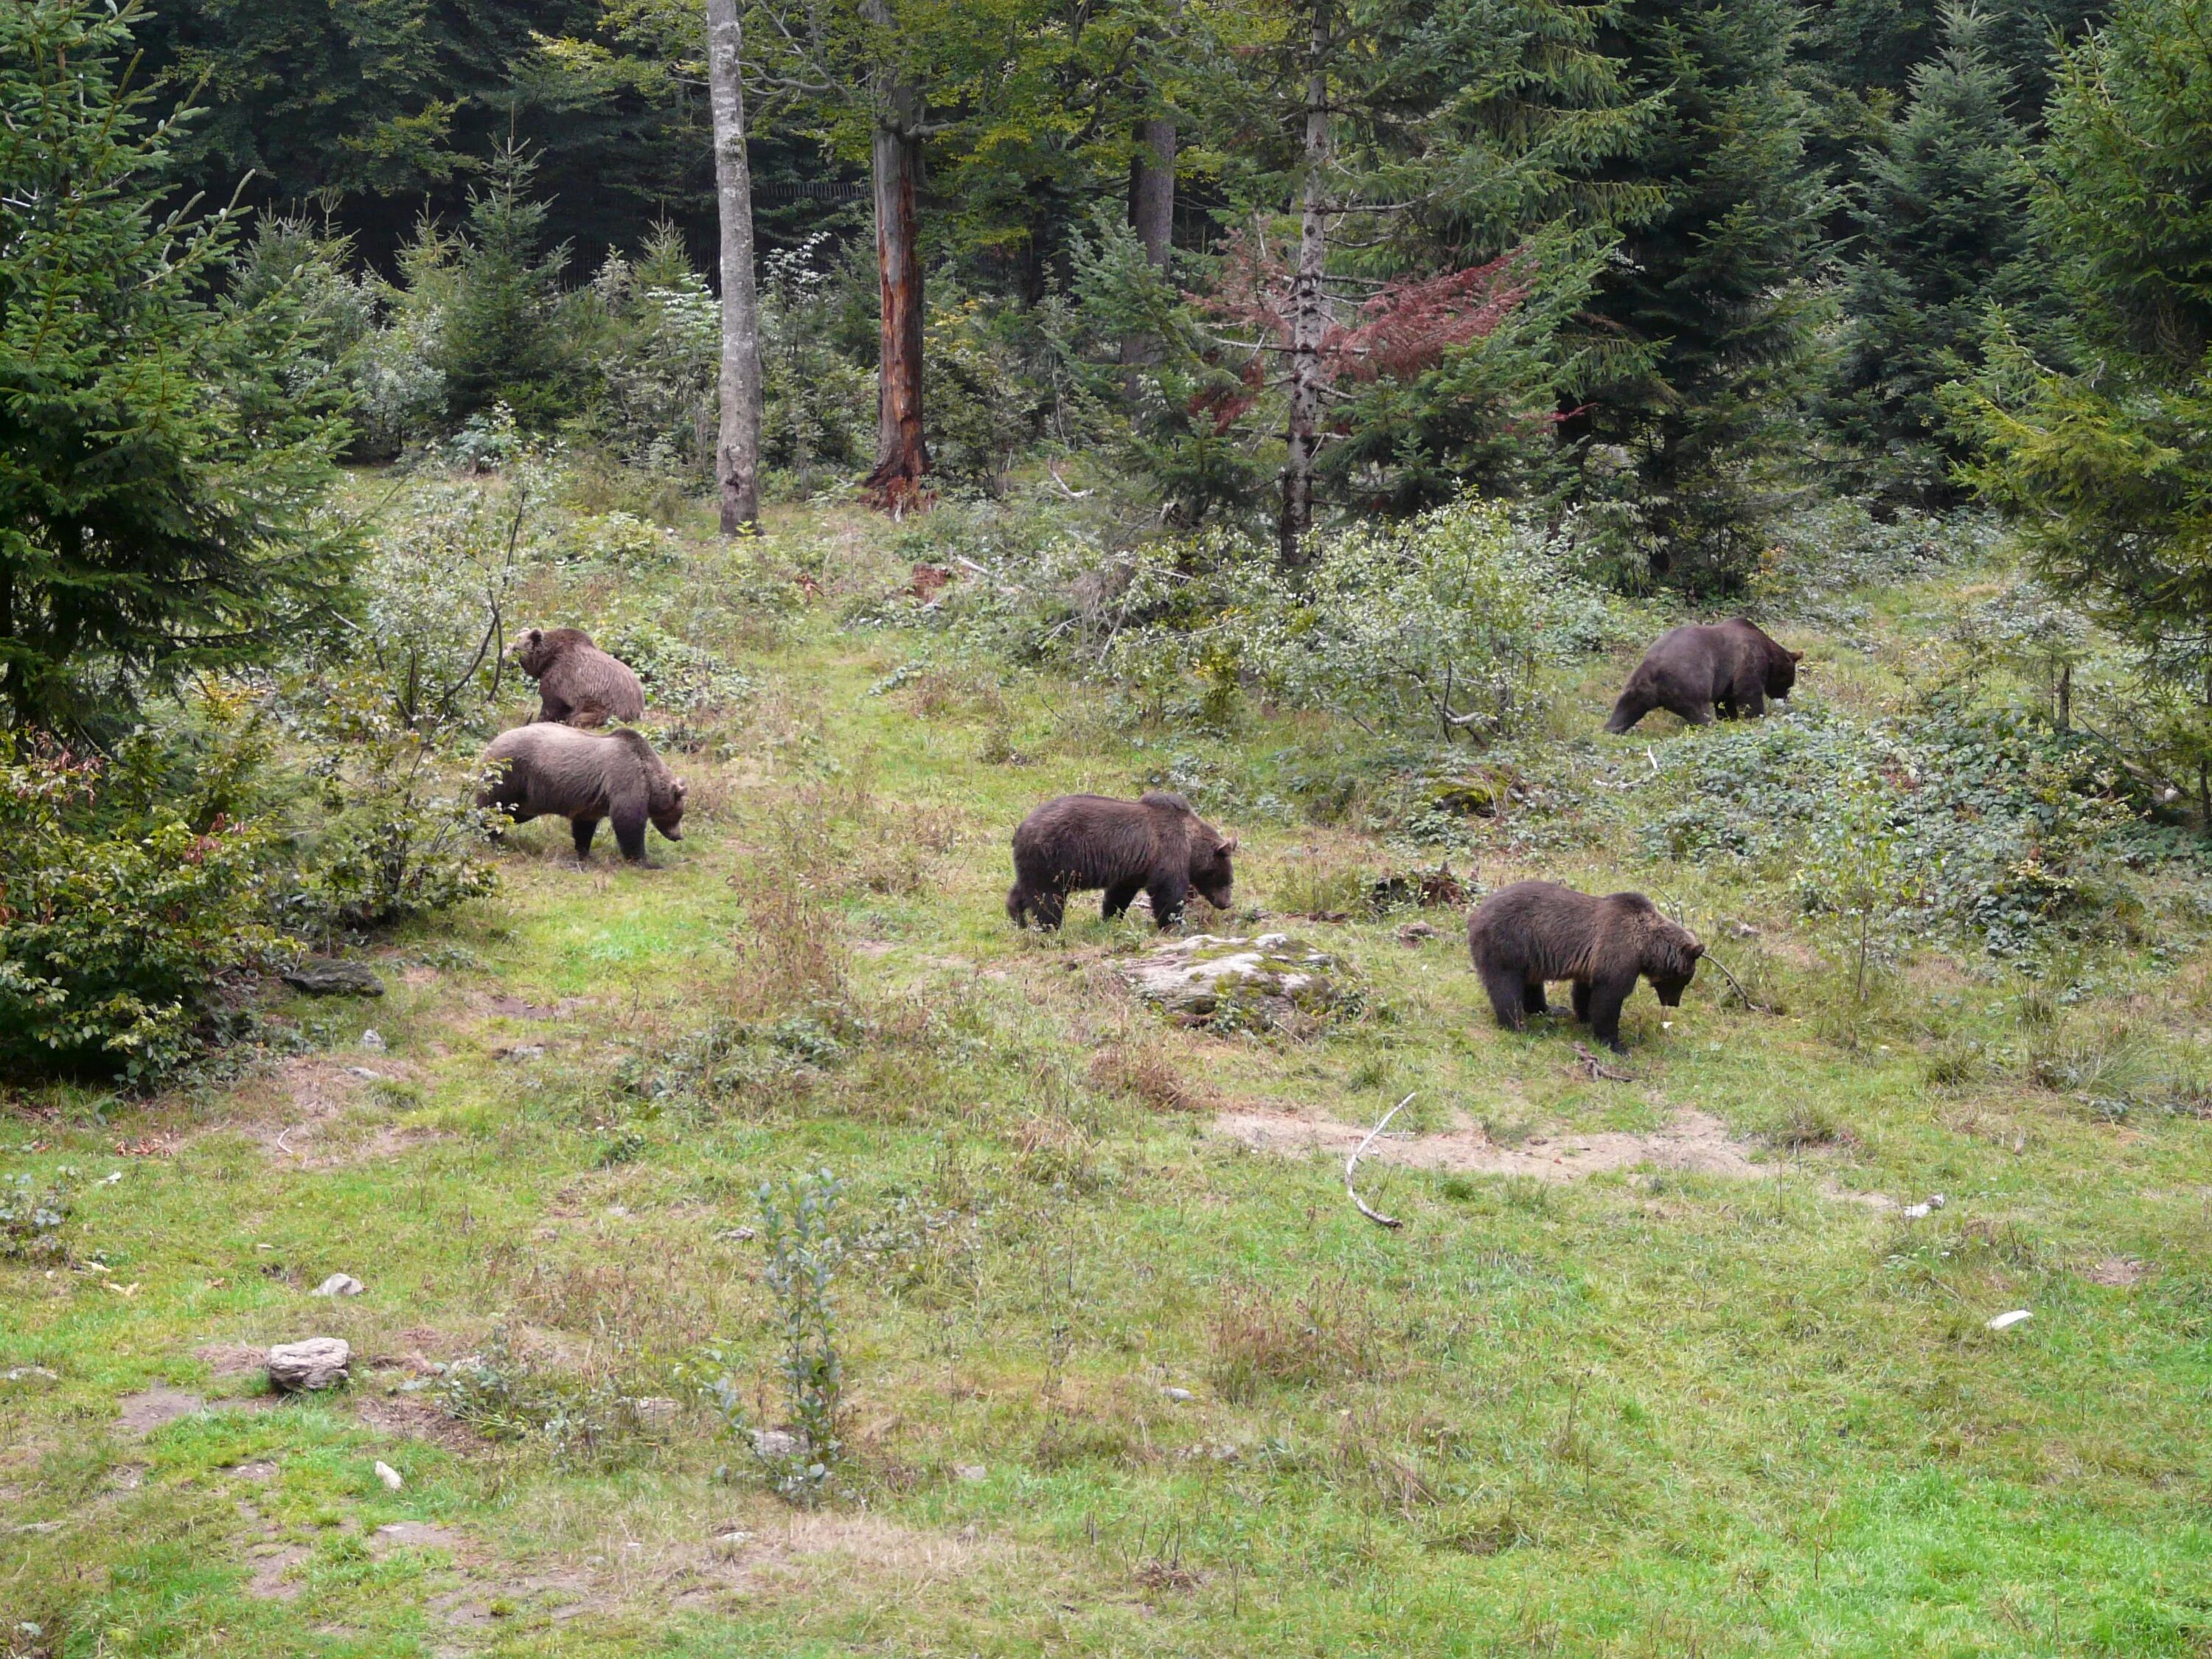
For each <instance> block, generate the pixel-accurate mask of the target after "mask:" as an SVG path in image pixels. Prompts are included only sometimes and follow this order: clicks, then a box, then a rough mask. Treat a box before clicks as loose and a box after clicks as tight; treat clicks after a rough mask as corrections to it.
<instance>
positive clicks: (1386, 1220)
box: [1344, 1090, 1420, 1227]
mask: <svg viewBox="0 0 2212 1659" xmlns="http://www.w3.org/2000/svg"><path fill="white" fill-rule="evenodd" d="M1419 1092H1420V1091H1419V1090H1415V1091H1414V1093H1415V1094H1418V1093H1419ZM1412 1101H1413V1095H1407V1097H1406V1098H1405V1099H1404V1100H1401V1101H1400V1102H1399V1103H1397V1104H1396V1105H1395V1106H1393V1107H1392V1108H1391V1109H1389V1111H1387V1112H1385V1113H1383V1121H1381V1122H1380V1123H1378V1124H1376V1126H1375V1127H1373V1128H1371V1129H1370V1130H1369V1131H1368V1132H1367V1139H1364V1140H1363V1141H1361V1142H1360V1143H1359V1145H1358V1146H1355V1147H1354V1148H1352V1156H1351V1157H1350V1158H1346V1159H1345V1160H1344V1195H1345V1196H1346V1198H1348V1199H1350V1200H1352V1205H1353V1206H1354V1207H1355V1208H1357V1209H1358V1212H1359V1213H1360V1214H1362V1215H1364V1216H1365V1217H1366V1218H1368V1219H1369V1220H1370V1221H1371V1222H1373V1223H1374V1224H1375V1225H1376V1226H1378V1227H1402V1226H1404V1225H1406V1224H1405V1223H1404V1222H1402V1221H1401V1220H1400V1219H1399V1218H1397V1217H1396V1216H1394V1215H1377V1214H1376V1212H1374V1211H1372V1210H1370V1209H1369V1208H1368V1207H1367V1206H1366V1205H1365V1204H1364V1202H1362V1201H1361V1200H1360V1196H1359V1194H1358V1193H1356V1192H1354V1191H1353V1190H1352V1171H1353V1170H1356V1169H1358V1167H1359V1155H1360V1154H1361V1153H1362V1152H1365V1151H1366V1150H1367V1149H1368V1148H1369V1147H1370V1146H1373V1145H1374V1144H1375V1137H1376V1136H1377V1135H1379V1134H1381V1133H1383V1130H1385V1129H1387V1128H1389V1127H1390V1120H1391V1119H1392V1118H1394V1117H1395V1116H1397V1115H1398V1114H1399V1113H1401V1112H1402V1111H1404V1110H1405V1109H1406V1108H1407V1105H1409V1104H1410V1103H1412Z"/></svg>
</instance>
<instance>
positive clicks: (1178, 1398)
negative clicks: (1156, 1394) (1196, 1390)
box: [1160, 1389, 1198, 1406]
mask: <svg viewBox="0 0 2212 1659" xmlns="http://www.w3.org/2000/svg"><path fill="white" fill-rule="evenodd" d="M1160 1392H1161V1393H1162V1394H1164V1395H1167V1397H1168V1398H1169V1399H1170V1400H1172V1401H1175V1402H1176V1405H1178V1406H1181V1405H1184V1404H1186V1403H1188V1401H1193V1400H1195V1399H1197V1398H1198V1396H1197V1395H1194V1394H1193V1393H1192V1392H1191V1391H1190V1390H1189V1389H1161V1390H1160Z"/></svg>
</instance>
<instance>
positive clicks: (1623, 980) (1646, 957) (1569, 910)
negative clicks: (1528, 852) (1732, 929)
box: [1467, 881, 1705, 1053]
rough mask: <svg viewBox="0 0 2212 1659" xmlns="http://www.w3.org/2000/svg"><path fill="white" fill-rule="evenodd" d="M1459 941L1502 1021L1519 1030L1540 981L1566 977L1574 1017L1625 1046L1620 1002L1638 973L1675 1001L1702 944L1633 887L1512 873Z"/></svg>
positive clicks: (1536, 1002)
mask: <svg viewBox="0 0 2212 1659" xmlns="http://www.w3.org/2000/svg"><path fill="white" fill-rule="evenodd" d="M1467 943H1468V950H1469V951H1471V952H1472V953H1473V955H1474V971H1475V972H1476V973H1477V974H1479V975H1481V976H1482V988H1483V989H1484V990H1485V991H1487V992H1488V993H1489V994H1490V1006H1492V1008H1494V1009H1495V1010H1497V1012H1498V1024H1500V1025H1503V1026H1504V1027H1506V1028H1507V1029H1508V1030H1515V1031H1517V1030H1521V1029H1522V1026H1523V1024H1524V1023H1525V1022H1526V1021H1527V1019H1528V1016H1529V1015H1530V1014H1541V1013H1542V1012H1544V1011H1545V1002H1544V981H1547V980H1560V979H1565V980H1572V981H1574V987H1575V988H1574V1005H1575V1018H1577V1019H1585V1020H1588V1021H1589V1028H1590V1035H1591V1036H1595V1038H1597V1039H1598V1041H1599V1042H1603V1043H1605V1044H1606V1045H1607V1047H1609V1048H1612V1049H1613V1051H1614V1052H1615V1053H1621V1052H1624V1051H1623V1049H1622V1047H1621V1042H1620V1010H1621V1005H1622V1004H1624V1003H1626V1001H1627V1000H1628V994H1629V993H1630V992H1631V991H1633V990H1634V989H1635V988H1636V981H1637V977H1638V975H1642V976H1643V977H1644V978H1645V979H1648V980H1650V981H1651V988H1652V989H1653V990H1655V991H1656V992H1657V993H1658V994H1659V1000H1660V1002H1661V1003H1662V1004H1663V1005H1664V1006H1667V1007H1669V1008H1673V1007H1675V1006H1679V1005H1680V1002H1681V1000H1682V993H1683V991H1684V990H1686V988H1688V986H1689V983H1690V976H1691V975H1692V974H1694V973H1696V972H1697V969H1698V958H1699V957H1701V956H1703V955H1704V954H1705V946H1704V945H1700V944H1699V943H1698V941H1697V939H1696V937H1695V935H1693V934H1692V933H1691V932H1690V931H1689V930H1688V929H1687V928H1686V927H1679V926H1677V925H1676V924H1675V923H1674V922H1671V921H1668V920H1667V918H1666V917H1665V916H1663V915H1660V913H1659V908H1658V906H1656V905H1655V904H1653V903H1652V902H1651V901H1650V899H1648V898H1646V897H1644V895H1643V894H1641V893H1609V894H1607V896H1604V897H1603V898H1600V897H1597V896H1595V895H1593V894H1589V893H1577V891H1575V890H1574V889H1573V888H1571V887H1562V886H1560V885H1559V884H1558V883H1557V882H1551V881H1516V882H1515V883H1514V884H1512V885H1511V886H1510V887H1504V888H1500V889H1499V890H1498V891H1497V892H1495V893H1492V895H1491V896H1489V897H1488V898H1486V899H1485V900H1484V901H1483V902H1482V903H1481V904H1480V906H1479V907H1478V908H1476V910H1475V912H1474V915H1471V916H1469V917H1468V921H1467Z"/></svg>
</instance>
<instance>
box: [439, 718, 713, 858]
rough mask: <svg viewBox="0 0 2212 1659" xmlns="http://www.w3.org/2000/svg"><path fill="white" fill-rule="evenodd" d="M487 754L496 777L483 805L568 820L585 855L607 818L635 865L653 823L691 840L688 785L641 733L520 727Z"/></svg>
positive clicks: (520, 817)
mask: <svg viewBox="0 0 2212 1659" xmlns="http://www.w3.org/2000/svg"><path fill="white" fill-rule="evenodd" d="M483 758H484V765H485V767H486V768H487V769H489V770H491V771H492V773H493V775H492V780H491V781H490V783H489V785H487V786H486V787H485V788H484V790H483V793H481V794H479V795H478V796H477V805H478V806H485V807H498V808H499V809H501V811H505V812H506V813H507V816H508V817H511V818H513V820H514V821H515V822H516V823H529V822H530V820H531V819H532V818H535V817H563V818H566V819H568V823H569V826H570V828H571V829H572V830H573V832H574V836H575V840H576V856H577V857H578V858H579V859H586V858H589V857H590V856H591V854H592V836H593V834H595V833H596V832H597V830H598V829H599V820H600V819H601V818H611V819H612V820H613V821H614V827H615V844H616V845H617V847H619V848H622V854H623V857H624V858H626V859H629V860H631V861H632V862H634V863H643V862H644V860H645V826H646V824H647V822H648V821H650V822H651V823H652V824H653V828H654V829H658V830H659V831H660V833H661V834H662V835H663V836H666V837H667V838H668V839H669V840H670V841H681V840H683V839H684V827H683V826H684V785H683V784H682V783H681V782H680V781H678V779H677V778H676V777H675V776H673V775H671V773H670V772H669V769H668V768H667V766H666V765H665V763H663V762H662V760H661V758H660V757H659V755H657V754H655V753H654V752H653V745H652V744H649V743H647V741H646V740H645V734H644V733H643V732H635V731H632V730H630V729H629V728H628V727H627V726H624V727H619V728H617V729H616V730H615V731H612V732H584V731H579V730H578V729H577V728H576V727H574V726H555V725H548V724H542V723H541V724H533V725H530V726H516V727H515V728H514V730H513V731H512V732H501V733H500V734H499V736H497V737H496V738H493V739H492V741H491V746H490V747H489V748H488V749H486V750H484V754H483Z"/></svg>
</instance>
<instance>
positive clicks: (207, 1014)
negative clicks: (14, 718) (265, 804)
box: [0, 737, 277, 1084]
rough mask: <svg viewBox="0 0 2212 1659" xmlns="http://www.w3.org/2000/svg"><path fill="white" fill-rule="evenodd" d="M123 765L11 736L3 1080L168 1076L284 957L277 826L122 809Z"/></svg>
mask: <svg viewBox="0 0 2212 1659" xmlns="http://www.w3.org/2000/svg"><path fill="white" fill-rule="evenodd" d="M106 771H107V767H106V764H105V763H102V762H100V761H98V760H91V759H79V758H76V757H73V756H71V755H70V754H69V753H67V752H66V751H61V750H43V749H39V748H34V747H28V746H26V745H25V744H22V743H21V742H19V741H17V740H15V739H13V738H4V737H0V1073H10V1074H14V1075H17V1076H33V1075H42V1074H49V1073H79V1074H83V1073H90V1074H96V1075H108V1076H116V1077H120V1078H122V1079H125V1080H126V1081H129V1082H131V1083H133V1084H145V1083H150V1082H153V1081H155V1080H157V1079H160V1078H161V1077H162V1076H164V1075H165V1074H167V1073H169V1072H171V1071H173V1069H174V1068H175V1067H177V1066H179V1065H181V1064H182V1063H184V1062H185V1061H186V1060H190V1059H191V1058H192V1057H193V1056H194V1055H195V1054H197V1053H199V1052H200V1051H201V1050H202V1048H204V1046H205V1045H206V1043H207V1042H208V1040H209V1038H210V1036H211V1035H212V1030H213V1023H212V1016H213V1014H214V1013H215V1012H216V1006H217V1004H218V1002H219V1000H220V999H221V997H222V994H223V992H224V990H225V989H226V988H228V987H231V986H232V985H234V983H236V982H237V981H239V980H240V978H241V977H242V976H244V975H247V974H249V973H250V972H251V971H252V970H253V969H258V968H259V967H261V966H262V965H264V963H265V962H266V961H267V959H268V958H269V957H270V955H271V953H272V952H273V951H275V949H276V944H277V939H276V934H275V933H274V932H273V931H271V929H270V927H269V925H268V911H269V900H270V878H269V858H268V855H269V853H270V847H271V842H272V840H273V836H272V833H271V831H270V828H269V826H268V825H267V824H266V823H264V822H262V821H258V820H253V819H244V820H238V819H231V818H228V817H223V816H222V815H221V814H217V815H216V816H215V817H212V818H211V819H210V820H208V821H206V822H202V823H195V822H192V821H191V820H190V819H188V818H187V817H185V816H184V814H183V813H182V812H180V811H179V810H178V808H177V807H176V806H174V805H161V804H155V805H147V806H144V807H143V808H140V807H137V806H135V805H130V804H129V803H128V796H129V794H130V793H132V792H129V791H125V790H120V789H118V790H116V791H114V792H113V793H114V795H115V796H116V797H117V798H118V799H124V800H125V807H124V809H123V810H120V811H117V810H114V807H115V803H114V801H112V800H110V801H103V799H102V795H103V783H104V781H105V777H104V775H105V774H106Z"/></svg>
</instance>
